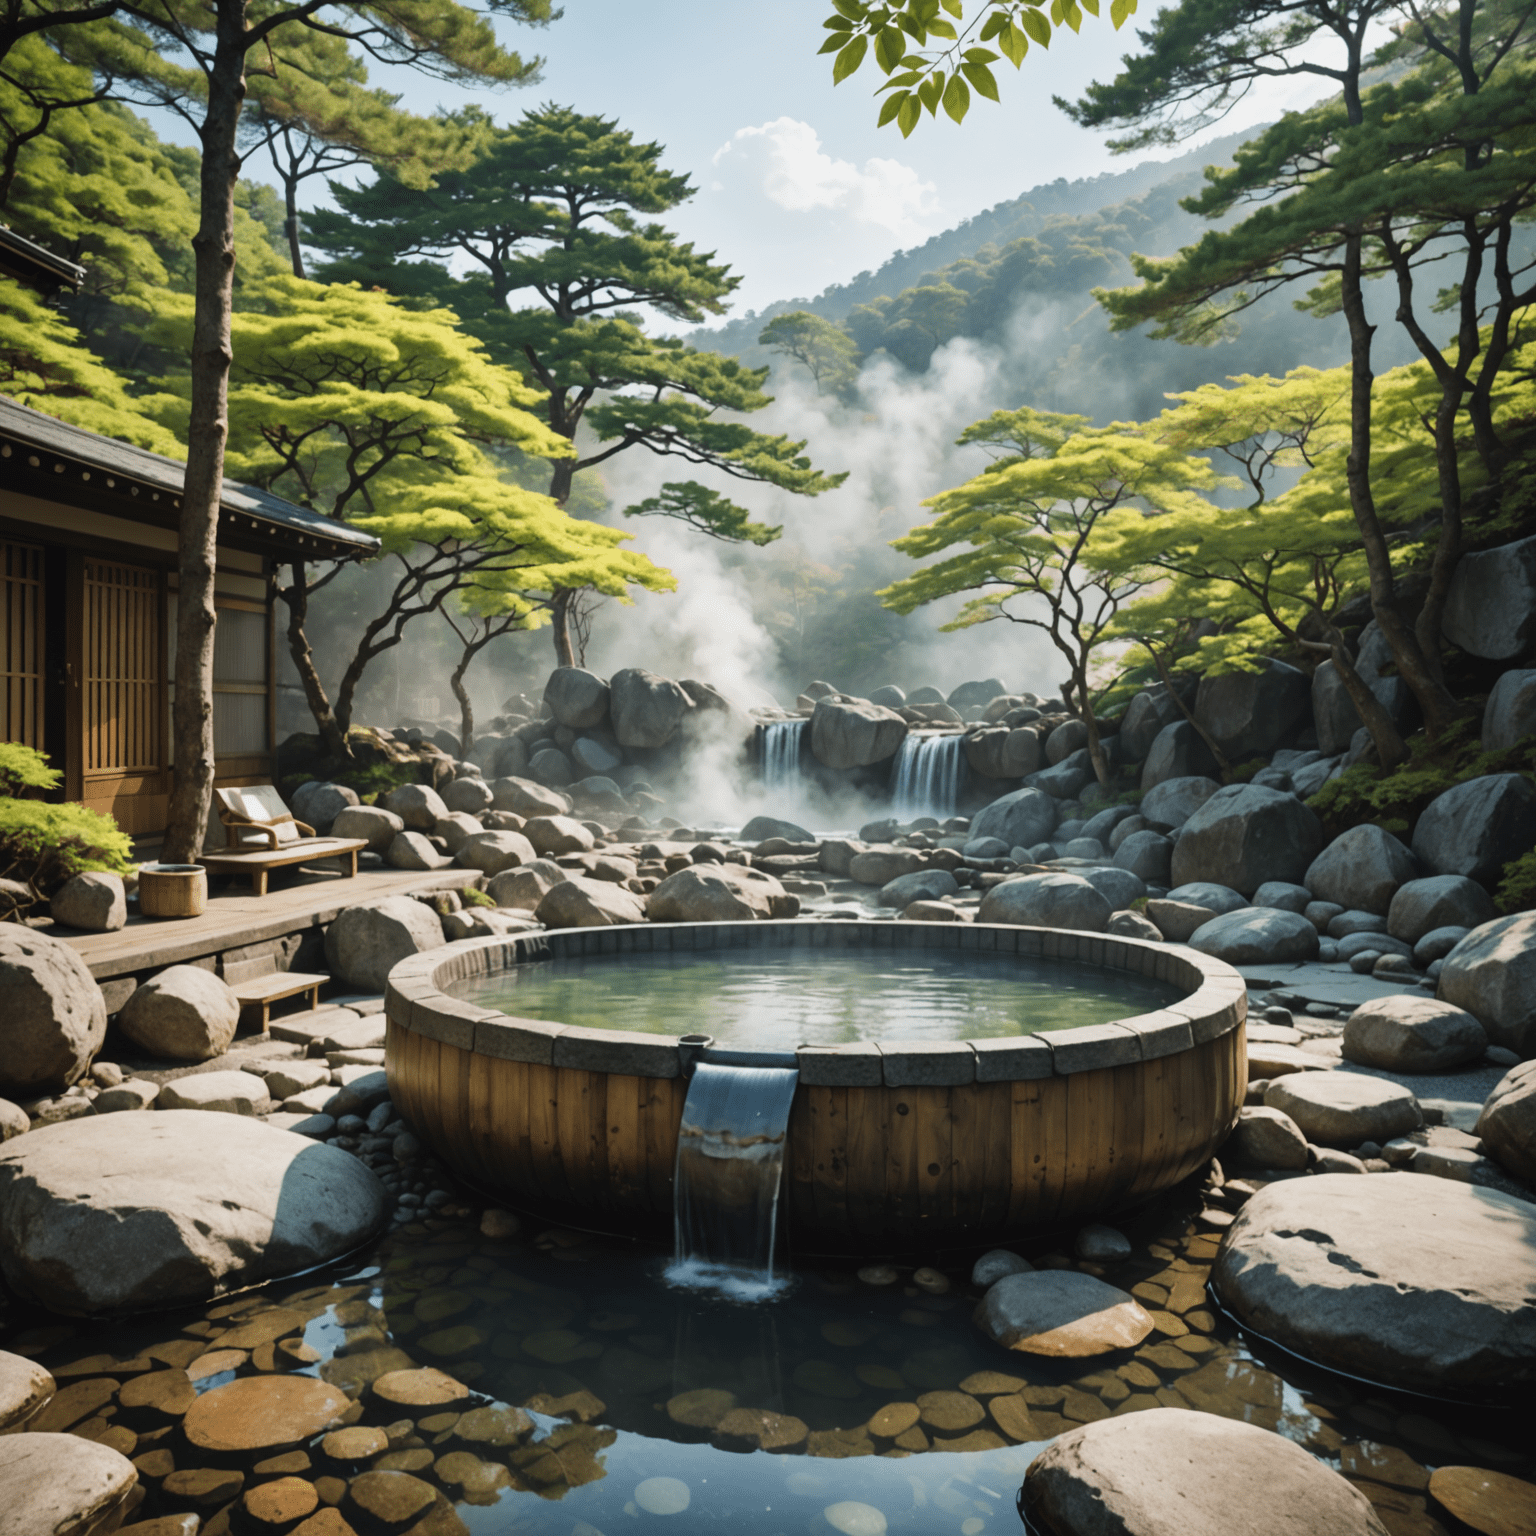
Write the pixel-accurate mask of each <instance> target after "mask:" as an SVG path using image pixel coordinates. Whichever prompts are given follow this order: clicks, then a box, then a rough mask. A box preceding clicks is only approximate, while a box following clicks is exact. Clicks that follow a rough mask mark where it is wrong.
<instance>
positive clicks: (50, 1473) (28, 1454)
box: [0, 1434, 139, 1536]
mask: <svg viewBox="0 0 1536 1536" xmlns="http://www.w3.org/2000/svg"><path fill="white" fill-rule="evenodd" d="M138 1480H139V1474H138V1472H137V1471H136V1470H135V1469H134V1465H133V1463H132V1462H131V1461H129V1460H128V1458H127V1457H126V1456H123V1455H121V1454H120V1453H119V1452H117V1451H114V1450H113V1449H112V1448H111V1447H110V1446H105V1445H98V1444H96V1443H95V1442H94V1441H92V1440H87V1439H85V1438H84V1437H83V1436H80V1435H56V1434H21V1435H0V1529H3V1530H5V1531H7V1532H15V1533H16V1536H32V1533H33V1532H36V1533H37V1536H45V1533H46V1536H92V1533H94V1532H99V1531H115V1530H116V1529H117V1528H118V1526H119V1525H121V1523H122V1521H123V1507H124V1505H125V1504H126V1502H127V1500H128V1497H129V1495H130V1494H131V1493H132V1492H133V1489H134V1486H135V1485H136V1484H137V1482H138Z"/></svg>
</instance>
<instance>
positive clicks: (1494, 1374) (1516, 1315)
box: [1212, 1072, 1536, 1397]
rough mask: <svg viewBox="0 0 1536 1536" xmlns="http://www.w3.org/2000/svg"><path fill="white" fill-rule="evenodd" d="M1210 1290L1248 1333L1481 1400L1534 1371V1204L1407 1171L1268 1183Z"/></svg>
mask: <svg viewBox="0 0 1536 1536" xmlns="http://www.w3.org/2000/svg"><path fill="white" fill-rule="evenodd" d="M1339 1075H1341V1074H1337V1073H1326V1072H1308V1073H1297V1074H1294V1075H1293V1077H1291V1078H1287V1079H1286V1081H1287V1082H1291V1081H1294V1080H1295V1078H1296V1077H1306V1078H1309V1079H1314V1078H1331V1077H1336V1076H1339ZM1212 1287H1213V1289H1214V1290H1215V1292H1216V1295H1217V1298H1218V1299H1219V1300H1220V1301H1221V1303H1222V1305H1223V1306H1224V1307H1226V1309H1227V1310H1228V1311H1229V1312H1231V1313H1232V1314H1233V1315H1234V1316H1235V1317H1236V1318H1237V1320H1238V1321H1239V1322H1240V1323H1241V1324H1243V1326H1244V1327H1247V1328H1251V1329H1252V1330H1253V1332H1254V1333H1256V1334H1257V1335H1258V1336H1259V1337H1260V1338H1263V1339H1269V1340H1272V1341H1273V1342H1275V1343H1277V1344H1279V1345H1281V1346H1282V1347H1283V1348H1285V1349H1288V1350H1291V1351H1292V1352H1293V1353H1295V1354H1297V1355H1300V1356H1302V1358H1304V1359H1307V1360H1315V1361H1317V1362H1318V1363H1319V1364H1322V1365H1325V1366H1329V1367H1331V1368H1332V1369H1334V1370H1337V1371H1342V1372H1343V1373H1345V1374H1346V1375H1350V1376H1356V1377H1362V1378H1364V1379H1365V1380H1367V1381H1377V1382H1383V1383H1385V1384H1387V1385H1389V1386H1395V1387H1403V1388H1407V1389H1408V1390H1410V1391H1414V1392H1423V1393H1429V1394H1433V1395H1437V1396H1438V1395H1440V1394H1442V1393H1447V1392H1449V1393H1451V1394H1454V1395H1457V1396H1478V1397H1483V1396H1487V1395H1490V1394H1498V1393H1500V1392H1503V1391H1506V1390H1509V1391H1514V1390H1523V1389H1524V1388H1525V1387H1526V1386H1527V1385H1528V1383H1529V1382H1530V1381H1531V1379H1532V1377H1533V1375H1536V1307H1532V1306H1531V1303H1530V1298H1531V1296H1532V1295H1536V1207H1533V1206H1531V1205H1530V1204H1528V1203H1527V1202H1525V1201H1523V1200H1519V1199H1516V1198H1515V1197H1514V1196H1512V1195H1506V1194H1504V1193H1502V1192H1501V1191H1499V1190H1494V1189H1488V1188H1482V1187H1475V1186H1473V1185H1470V1184H1462V1183H1457V1182H1454V1181H1452V1180H1450V1179H1435V1178H1425V1177H1424V1176H1423V1175H1421V1174H1415V1173H1379V1174H1375V1175H1373V1176H1372V1177H1370V1178H1365V1179H1362V1178H1359V1177H1357V1176H1354V1175H1351V1174H1343V1173H1334V1174H1320V1175H1318V1176H1317V1177H1315V1178H1309V1179H1292V1180H1286V1181H1283V1182H1280V1183H1274V1184H1270V1185H1267V1186H1266V1187H1265V1188H1264V1189H1262V1190H1260V1191H1259V1193H1258V1194H1256V1195H1253V1196H1251V1197H1250V1198H1249V1200H1248V1201H1247V1202H1246V1203H1245V1204H1244V1206H1243V1208H1242V1210H1241V1211H1240V1212H1239V1213H1238V1217H1237V1220H1236V1221H1235V1222H1234V1223H1233V1224H1232V1226H1231V1227H1230V1228H1229V1229H1228V1231H1227V1235H1226V1237H1225V1238H1224V1239H1223V1241H1222V1245H1221V1249H1220V1251H1219V1252H1218V1253H1217V1256H1216V1265H1215V1268H1214V1270H1213V1271H1212Z"/></svg>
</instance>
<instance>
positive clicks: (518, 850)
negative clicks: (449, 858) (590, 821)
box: [454, 828, 592, 875]
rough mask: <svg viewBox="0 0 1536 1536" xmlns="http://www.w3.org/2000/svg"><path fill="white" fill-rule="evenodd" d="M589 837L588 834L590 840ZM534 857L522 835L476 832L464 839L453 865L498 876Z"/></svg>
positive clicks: (529, 861)
mask: <svg viewBox="0 0 1536 1536" xmlns="http://www.w3.org/2000/svg"><path fill="white" fill-rule="evenodd" d="M582 830H583V831H586V829H585V828H582ZM591 835H592V834H591V833H590V832H588V833H587V836H588V838H589V839H590V837H591ZM537 857H538V855H537V854H536V853H535V852H534V848H533V843H532V842H531V841H530V840H529V839H528V838H526V837H524V836H523V834H522V833H521V832H476V833H475V834H474V835H473V836H472V837H468V838H466V839H465V840H464V843H463V845H462V846H461V847H460V849H459V851H458V853H457V854H456V855H455V857H454V862H455V863H457V864H461V865H463V866H464V868H465V869H478V870H479V871H480V872H481V873H482V874H487V875H499V874H500V873H501V872H502V870H504V869H516V868H517V866H518V865H519V864H531V863H533V861H534V859H536V858H537Z"/></svg>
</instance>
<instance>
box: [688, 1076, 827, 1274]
mask: <svg viewBox="0 0 1536 1536" xmlns="http://www.w3.org/2000/svg"><path fill="white" fill-rule="evenodd" d="M799 1076H800V1074H799V1072H797V1071H796V1070H795V1069H794V1068H793V1067H788V1068H782V1067H725V1066H715V1065H712V1064H711V1063H708V1062H702V1063H700V1065H699V1066H698V1067H697V1068H696V1069H695V1070H694V1074H693V1081H692V1082H691V1083H689V1085H688V1099H687V1102H686V1103H685V1104H684V1105H683V1123H682V1127H681V1128H680V1130H679V1131H678V1137H677V1176H676V1180H675V1183H674V1195H673V1204H674V1209H675V1211H676V1215H675V1218H674V1223H675V1224H674V1232H675V1243H674V1247H673V1255H672V1264H671V1266H670V1267H669V1268H668V1270H667V1279H668V1280H669V1281H671V1282H672V1284H673V1285H683V1286H694V1287H698V1288H700V1289H705V1290H717V1291H720V1292H722V1293H723V1294H727V1295H730V1296H732V1297H734V1298H735V1299H737V1300H741V1301H765V1300H767V1299H768V1298H769V1297H770V1296H773V1295H774V1294H775V1293H776V1292H777V1291H779V1290H781V1289H782V1288H783V1286H784V1284H785V1281H784V1280H783V1279H782V1277H776V1276H775V1273H774V1257H775V1255H774V1244H775V1239H776V1237H777V1234H778V1214H779V1184H780V1181H781V1178H782V1175H783V1171H784V1135H785V1131H786V1128H787V1127H788V1125H789V1107H790V1105H791V1104H792V1103H793V1101H794V1097H795V1084H796V1082H797V1081H798V1080H799Z"/></svg>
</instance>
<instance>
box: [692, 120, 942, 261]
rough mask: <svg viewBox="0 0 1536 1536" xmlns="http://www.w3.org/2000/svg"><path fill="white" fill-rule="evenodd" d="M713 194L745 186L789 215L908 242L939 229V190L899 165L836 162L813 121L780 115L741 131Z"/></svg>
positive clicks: (723, 160) (724, 150)
mask: <svg viewBox="0 0 1536 1536" xmlns="http://www.w3.org/2000/svg"><path fill="white" fill-rule="evenodd" d="M713 164H714V167H715V170H716V172H717V175H718V176H719V178H720V179H719V180H717V181H716V182H715V183H714V184H713V186H712V187H711V190H715V189H716V188H718V189H719V190H722V191H724V190H727V189H728V187H729V185H730V184H731V183H735V184H737V185H738V186H740V185H742V184H743V183H745V184H746V185H747V186H750V187H751V188H752V189H753V190H754V191H759V192H761V193H762V194H763V195H764V196H766V197H767V198H768V200H769V201H770V202H772V203H774V204H776V205H777V206H778V207H779V208H782V209H784V210H785V211H786V212H789V213H825V212H832V213H841V214H844V215H846V216H847V217H848V218H850V219H851V220H852V221H853V222H854V223H855V224H861V225H868V226H873V227H874V228H877V229H880V230H882V231H883V232H884V233H885V234H886V235H888V236H890V237H891V238H893V239H894V240H896V241H898V242H901V243H906V242H909V241H912V240H915V239H919V238H921V237H923V236H925V235H927V234H929V233H931V231H932V229H933V228H934V221H935V218H936V217H937V215H938V212H939V209H938V199H937V195H936V193H937V189H936V188H935V186H934V184H933V183H932V182H931V181H923V180H921V179H920V178H919V177H918V174H917V172H916V171H914V170H913V169H912V167H911V166H909V165H903V164H902V163H901V162H900V161H899V160H883V159H879V158H871V159H868V160H866V161H865V162H864V165H863V167H862V169H861V168H860V167H859V166H857V165H854V164H853V162H852V161H849V160H835V159H833V157H832V156H831V155H829V154H827V153H826V152H825V151H824V150H823V149H822V147H821V138H820V136H819V135H818V134H817V132H816V130H815V129H814V128H812V127H811V125H810V124H809V123H804V122H800V121H799V120H798V119H796V118H793V117H779V118H775V119H774V120H773V121H772V122H771V123H763V124H761V125H760V126H758V127H756V128H740V129H738V130H737V131H736V132H735V133H734V134H733V135H732V136H731V138H730V139H729V140H727V141H726V143H725V144H723V145H722V146H721V147H720V148H719V149H718V150H716V151H715V155H714V161H713Z"/></svg>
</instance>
